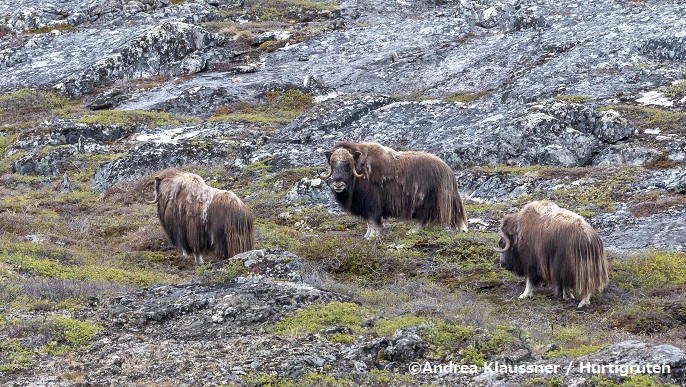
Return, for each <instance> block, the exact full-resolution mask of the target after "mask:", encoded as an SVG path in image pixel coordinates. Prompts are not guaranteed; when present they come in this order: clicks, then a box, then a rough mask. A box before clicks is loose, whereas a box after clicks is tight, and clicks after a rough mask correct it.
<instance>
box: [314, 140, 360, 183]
mask: <svg viewBox="0 0 686 387" xmlns="http://www.w3.org/2000/svg"><path fill="white" fill-rule="evenodd" d="M324 154H325V155H326V158H327V160H329V173H327V174H326V175H322V176H320V177H321V178H322V179H328V178H331V183H330V184H329V186H330V187H331V190H332V191H334V192H336V193H341V192H343V191H345V190H346V189H348V188H349V187H350V186H351V185H352V183H353V181H354V179H355V178H358V179H359V178H362V177H363V176H364V175H363V174H361V173H359V172H358V171H357V168H358V167H357V163H358V161H359V160H360V156H361V155H362V152H360V151H352V153H351V152H350V151H349V150H348V149H345V148H338V149H334V150H333V151H326V152H324Z"/></svg>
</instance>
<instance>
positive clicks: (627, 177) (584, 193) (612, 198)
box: [548, 167, 638, 217]
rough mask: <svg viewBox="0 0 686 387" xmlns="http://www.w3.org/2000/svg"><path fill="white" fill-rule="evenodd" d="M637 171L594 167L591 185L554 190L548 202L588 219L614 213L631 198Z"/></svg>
mask: <svg viewBox="0 0 686 387" xmlns="http://www.w3.org/2000/svg"><path fill="white" fill-rule="evenodd" d="M637 172H638V169H637V168H632V167H630V168H626V167H623V168H594V169H591V170H588V175H587V176H588V179H589V180H588V182H585V183H582V184H573V185H569V186H566V187H564V188H559V189H554V190H553V191H551V192H550V193H549V196H548V199H550V200H552V201H554V202H555V203H556V204H558V205H559V206H560V207H563V208H570V209H574V212H576V213H578V214H579V215H581V216H585V217H590V216H594V215H596V214H599V213H606V212H613V211H615V210H616V209H617V206H618V203H619V202H624V201H626V200H627V199H628V197H629V196H630V193H631V192H632V183H633V182H635V181H636V179H637V177H636V176H637Z"/></svg>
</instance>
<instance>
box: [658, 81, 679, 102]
mask: <svg viewBox="0 0 686 387" xmlns="http://www.w3.org/2000/svg"><path fill="white" fill-rule="evenodd" d="M657 90H658V91H660V92H662V93H663V94H664V95H665V96H666V97H669V98H672V99H681V98H683V97H684V96H686V81H684V80H680V81H678V82H675V83H673V84H671V85H669V86H663V87H660V88H659V89H657Z"/></svg>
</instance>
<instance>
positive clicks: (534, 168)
mask: <svg viewBox="0 0 686 387" xmlns="http://www.w3.org/2000/svg"><path fill="white" fill-rule="evenodd" d="M546 168H549V167H544V166H540V165H531V166H526V167H521V166H518V165H504V164H490V165H483V166H478V167H474V168H473V171H474V172H475V173H477V174H486V175H496V174H501V175H524V174H526V173H534V174H535V175H536V176H538V174H539V172H541V171H543V170H545V169H546Z"/></svg>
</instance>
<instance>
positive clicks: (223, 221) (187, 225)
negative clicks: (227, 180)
mask: <svg viewBox="0 0 686 387" xmlns="http://www.w3.org/2000/svg"><path fill="white" fill-rule="evenodd" d="M148 203H150V204H157V215H158V216H159V218H160V223H162V227H163V228H164V231H165V232H166V233H167V236H168V237H169V240H170V241H171V243H172V244H173V245H174V246H176V248H177V249H179V250H181V251H182V252H183V254H184V255H188V254H193V256H194V257H195V263H196V264H198V265H202V264H203V255H207V254H208V253H210V254H212V255H214V257H215V258H217V259H220V260H224V259H227V258H229V257H232V256H234V255H236V254H238V253H242V252H244V251H248V250H252V249H253V246H254V244H255V233H254V229H253V221H252V214H251V213H250V210H249V209H248V207H247V206H246V205H245V204H244V203H243V202H242V201H241V199H240V198H238V196H236V195H235V194H234V193H233V192H231V191H224V190H220V189H217V188H213V187H210V186H208V185H206V184H205V182H204V181H203V179H202V177H200V176H198V175H196V174H193V173H187V172H183V171H180V170H178V169H167V170H164V171H162V172H161V173H160V174H159V175H158V176H157V177H155V199H154V200H153V201H149V202H148Z"/></svg>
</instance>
